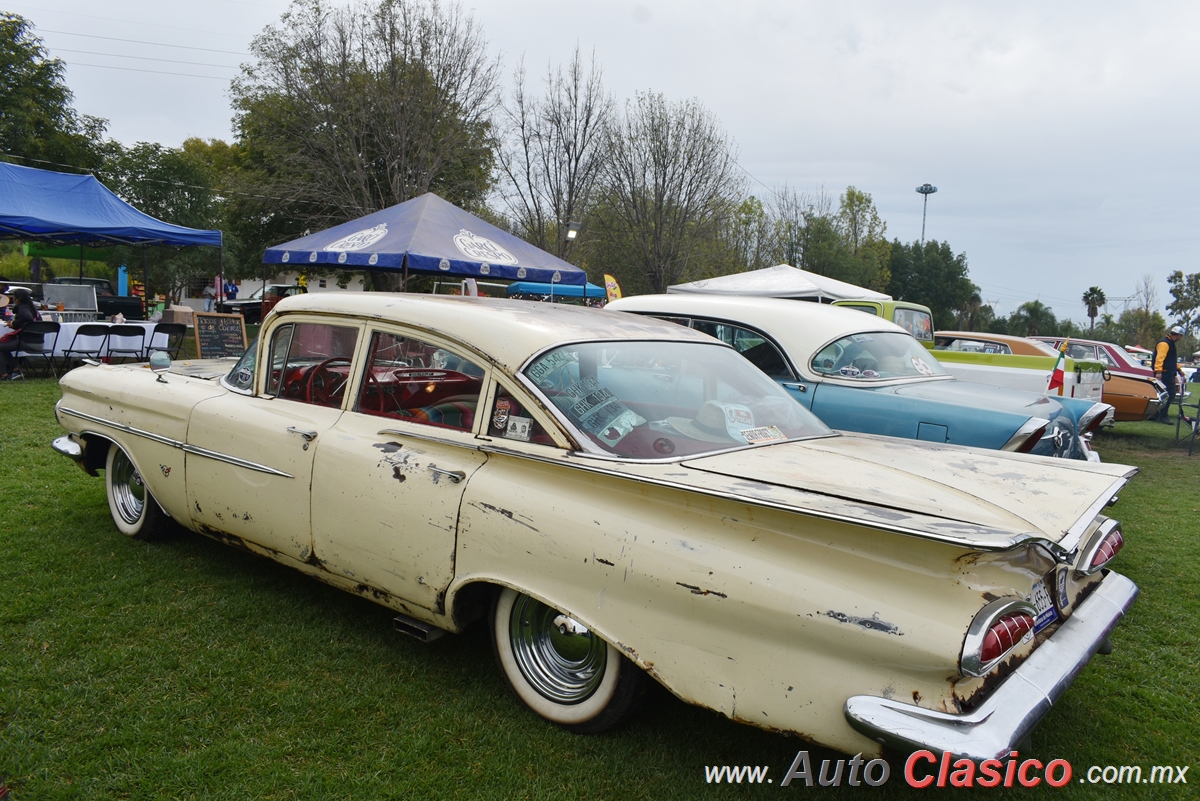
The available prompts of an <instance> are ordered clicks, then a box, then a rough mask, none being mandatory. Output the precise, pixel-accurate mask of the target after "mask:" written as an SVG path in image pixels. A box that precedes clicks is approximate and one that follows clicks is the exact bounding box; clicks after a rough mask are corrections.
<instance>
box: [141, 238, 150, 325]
mask: <svg viewBox="0 0 1200 801" xmlns="http://www.w3.org/2000/svg"><path fill="white" fill-rule="evenodd" d="M142 316H143V317H145V318H146V319H147V320H148V319H150V267H149V265H147V263H146V245H145V244H144V243H143V244H142Z"/></svg>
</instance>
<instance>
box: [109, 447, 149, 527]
mask: <svg viewBox="0 0 1200 801" xmlns="http://www.w3.org/2000/svg"><path fill="white" fill-rule="evenodd" d="M112 494H113V501H114V503H115V505H116V507H117V513H118V514H120V515H121V519H122V520H124V521H125V522H126V523H129V524H130V525H132V524H134V523H136V522H137V521H139V520H141V519H142V510H143V509H144V508H145V507H146V487H145V486H144V485H143V484H142V475H141V473H139V472H138V471H137V468H136V467H134V466H133V462H131V461H129V457H128V456H126V455H125V453H124V451H122V452H119V453H118V454H117V455H116V456H115V457H114V458H113V466H112Z"/></svg>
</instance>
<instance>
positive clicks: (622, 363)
mask: <svg viewBox="0 0 1200 801" xmlns="http://www.w3.org/2000/svg"><path fill="white" fill-rule="evenodd" d="M156 358H158V359H162V360H163V361H166V360H165V358H164V357H161V356H159V357H156ZM214 366H216V365H214V363H211V362H209V363H199V362H191V363H188V362H183V363H179V364H176V365H173V366H172V365H169V364H152V365H151V367H152V368H153V369H147V366H146V365H122V366H110V365H86V366H83V367H80V368H78V369H76V370H74V371H72V372H70V373H69V374H67V375H66V376H65V377H64V378H63V379H62V390H63V397H62V400H61V401H60V402H59V404H58V406H57V415H58V419H59V421H60V422H61V424H62V425H63V426H64V427H65V428H66V429H67V432H68V433H67V435H66V436H63V437H60V438H59V439H57V440H55V443H54V447H55V449H56V450H58V451H59V452H61V453H63V454H65V455H67V456H70V457H71V458H73V459H75V460H77V461H78V463H79V464H80V466H81V467H82V468H83V469H84V470H85V471H86V472H87V473H89V474H90V475H97V474H98V473H100V472H103V474H104V480H105V483H106V486H107V491H108V501H109V506H110V509H111V511H112V517H113V520H114V521H115V523H116V525H117V528H118V529H120V530H121V531H122V532H123V533H125V534H127V535H129V536H131V537H136V538H142V539H149V538H152V537H154V536H156V535H159V534H161V533H162V532H163V530H164V528H165V527H166V526H168V525H169V524H170V521H171V520H174V521H175V522H177V523H179V524H181V525H183V526H185V527H186V528H189V529H191V530H193V531H196V532H199V533H201V534H205V535H208V536H210V537H213V538H216V539H218V540H220V541H222V542H227V543H230V544H234V545H237V546H240V547H243V548H245V549H247V550H250V551H253V552H254V553H258V554H261V555H264V556H267V557H270V558H272V559H275V560H277V561H279V562H281V563H284V564H286V565H290V566H292V567H294V568H296V569H297V570H301V571H303V572H305V573H307V574H309V575H311V576H314V577H316V578H318V579H320V580H322V581H325V582H328V583H330V584H332V585H335V586H337V587H341V588H343V589H345V590H347V591H350V592H354V593H358V594H360V595H362V596H364V597H365V598H368V599H370V600H372V601H374V602H376V603H380V604H383V605H385V606H387V607H389V608H391V609H393V610H395V611H396V612H397V618H396V621H397V625H398V626H399V627H400V628H401V629H403V630H405V631H406V632H408V633H411V634H414V635H416V636H419V637H422V638H424V639H433V638H434V637H435V636H437V635H439V634H441V633H443V632H446V631H449V632H458V631H461V630H462V629H463V628H464V627H465V626H467V625H469V624H470V623H471V622H472V621H475V620H478V619H484V620H486V621H487V625H488V626H489V627H490V630H491V633H492V640H493V642H494V645H495V653H496V657H497V661H498V663H499V665H500V669H501V670H502V671H503V672H504V675H505V676H506V678H507V679H508V681H509V683H510V684H511V686H512V688H513V690H514V691H515V692H516V695H517V696H518V697H519V698H520V700H521V701H523V702H524V703H525V704H526V705H527V706H529V707H530V708H531V709H533V710H534V711H535V712H537V713H538V714H540V715H542V716H543V717H545V718H547V719H548V720H551V721H554V722H555V723H558V724H560V725H562V726H565V727H567V728H569V729H572V730H575V731H580V732H594V731H601V730H604V729H607V728H610V727H612V726H615V725H616V724H618V723H620V722H622V721H623V720H624V719H626V718H627V717H628V716H629V715H631V714H632V713H633V712H634V711H636V709H637V707H638V701H639V699H640V697H641V696H642V694H643V691H644V690H645V688H646V686H647V683H648V680H649V678H650V677H652V678H653V679H654V680H656V681H658V682H659V683H661V684H662V685H663V686H665V687H666V688H668V689H669V690H670V691H671V692H673V693H674V694H675V695H677V696H679V697H680V698H682V699H683V700H685V701H687V702H690V703H694V704H699V705H702V706H705V707H708V708H711V709H714V710H718V711H720V712H722V713H723V714H725V715H727V716H729V717H730V718H733V719H736V720H739V721H744V722H747V723H751V724H754V725H756V726H761V727H765V728H770V729H775V730H779V731H786V732H794V733H797V734H801V735H803V736H805V737H808V738H811V739H813V740H816V741H819V742H821V743H824V744H826V745H829V746H831V747H834V748H837V749H841V750H843V751H846V752H848V753H855V752H863V753H864V754H872V753H874V754H878V753H880V752H881V750H882V747H883V746H884V745H888V746H892V747H896V748H899V749H906V750H913V749H917V748H929V749H933V750H937V751H950V752H953V753H956V754H963V755H966V756H971V757H975V758H981V759H983V758H991V757H995V756H998V755H1002V754H1005V753H1007V752H1008V751H1009V749H1010V748H1011V747H1012V746H1013V745H1014V744H1016V743H1019V742H1021V741H1022V740H1023V739H1024V738H1025V737H1026V735H1027V734H1028V733H1029V731H1030V730H1031V729H1032V728H1033V726H1034V725H1035V724H1036V723H1037V721H1038V720H1039V719H1040V718H1041V717H1042V715H1043V714H1044V713H1045V712H1046V711H1047V710H1048V709H1049V707H1050V705H1051V704H1052V703H1053V702H1054V701H1055V699H1056V698H1058V696H1059V695H1060V694H1061V693H1062V692H1063V691H1064V690H1065V689H1066V687H1067V685H1068V684H1070V682H1071V681H1072V679H1073V678H1074V677H1075V676H1076V674H1077V673H1078V672H1079V671H1080V670H1081V669H1082V668H1083V666H1084V665H1085V664H1086V663H1087V662H1088V660H1089V658H1090V657H1091V655H1092V654H1093V653H1095V652H1096V651H1097V650H1103V649H1106V648H1107V647H1108V638H1109V635H1110V633H1111V632H1112V630H1113V628H1114V627H1115V626H1116V624H1117V622H1118V621H1119V620H1120V619H1121V617H1122V616H1123V614H1124V612H1125V611H1126V610H1127V609H1128V608H1129V606H1130V605H1131V604H1132V603H1133V601H1134V598H1135V596H1136V595H1137V588H1136V586H1134V584H1133V583H1132V582H1130V581H1129V580H1128V579H1126V578H1125V577H1123V576H1121V575H1119V574H1117V573H1113V572H1110V571H1109V570H1108V567H1107V563H1108V562H1109V560H1110V559H1112V558H1113V556H1114V555H1115V554H1116V553H1117V551H1118V550H1119V549H1120V548H1121V546H1122V542H1123V540H1122V534H1121V529H1120V526H1119V524H1118V523H1117V522H1116V521H1115V520H1113V519H1110V518H1108V517H1106V516H1105V515H1104V514H1102V512H1103V510H1104V509H1105V507H1106V506H1107V505H1108V504H1110V503H1111V502H1112V501H1113V500H1115V497H1116V494H1117V492H1118V491H1119V490H1120V489H1121V487H1122V486H1123V485H1124V484H1125V483H1126V481H1127V480H1128V479H1129V477H1130V476H1131V475H1132V474H1133V472H1134V470H1133V469H1132V468H1128V467H1122V466H1118V465H1110V464H1088V463H1083V462H1065V461H1058V460H1046V459H1041V458H1038V457H1031V456H1025V455H1020V454H1008V453H998V452H994V451H982V450H974V449H968V448H961V447H956V446H950V445H944V444H932V443H914V442H906V441H901V440H896V439H890V438H879V437H873V436H868V435H859V434H849V435H839V434H835V433H833V432H832V431H830V430H829V429H828V428H826V427H825V426H824V425H823V424H822V423H821V422H819V421H818V420H817V419H816V418H815V417H813V415H812V414H811V413H810V412H809V411H808V410H806V409H804V408H803V407H802V406H801V405H800V404H798V403H796V402H794V401H793V400H792V399H791V398H790V397H789V396H788V395H787V394H786V393H785V392H784V390H783V389H782V388H780V387H779V385H778V384H776V383H775V382H774V381H772V380H771V379H770V378H768V377H767V376H766V375H764V374H763V373H761V372H759V371H758V370H757V369H756V368H755V367H754V366H753V365H751V364H750V363H749V362H748V361H747V360H745V359H743V358H742V357H741V356H739V355H738V353H737V352H736V351H735V350H733V349H732V348H730V347H728V346H726V345H724V344H722V343H720V342H719V341H717V340H715V339H712V338H710V337H708V336H706V335H704V334H701V333H698V332H694V331H690V330H686V329H683V328H681V327H679V326H677V325H673V324H670V323H663V322H659V321H657V320H652V319H647V318H642V317H635V316H632V315H624V314H618V313H614V312H600V311H595V310H590V309H581V308H573V307H560V306H553V305H547V304H537V303H530V302H525V301H507V300H489V299H485V298H445V297H442V298H439V297H422V296H410V295H388V294H374V293H371V294H362V295H360V294H350V293H339V294H321V295H306V296H300V297H294V298H289V299H286V300H284V301H282V302H281V303H280V304H279V306H278V307H277V309H276V311H275V312H274V313H273V314H272V315H270V316H269V317H268V319H267V321H266V323H265V326H264V328H263V329H262V332H261V336H260V338H259V340H258V342H257V343H256V345H255V346H254V347H252V348H251V349H250V350H249V351H248V352H247V353H246V354H245V355H244V356H243V357H242V358H241V359H240V360H239V361H237V363H236V364H233V365H232V367H228V368H227V372H226V368H223V369H222V370H214V369H213V368H214ZM168 367H169V369H168Z"/></svg>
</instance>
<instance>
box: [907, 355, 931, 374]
mask: <svg viewBox="0 0 1200 801" xmlns="http://www.w3.org/2000/svg"><path fill="white" fill-rule="evenodd" d="M910 361H911V362H912V366H913V369H914V370H916V371H917V372H918V373H920V374H921V375H933V368H932V367H930V366H929V365H928V364H927V363H926V362H925V360H924V359H922V358H921V357H920V356H913V357H912V359H911V360H910Z"/></svg>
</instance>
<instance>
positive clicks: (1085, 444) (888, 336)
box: [607, 294, 1112, 461]
mask: <svg viewBox="0 0 1200 801" xmlns="http://www.w3.org/2000/svg"><path fill="white" fill-rule="evenodd" d="M607 308H609V309H611V310H614V311H623V312H634V313H637V314H649V315H653V316H655V317H661V318H663V319H667V320H672V321H674V322H677V323H680V324H682V325H686V326H688V327H690V328H694V329H696V330H698V331H703V332H705V333H707V334H710V335H712V336H714V337H716V338H718V339H720V340H722V341H724V342H726V343H727V344H729V345H732V346H733V347H734V348H735V349H736V350H737V351H738V352H740V353H741V354H742V355H743V356H745V357H746V358H747V359H749V360H750V361H752V362H753V363H754V364H756V365H757V366H758V367H759V368H760V369H761V370H762V371H763V372H765V373H766V374H767V375H769V376H771V377H772V378H774V379H775V380H776V381H778V382H779V383H780V384H782V385H783V386H784V387H785V388H786V389H787V390H788V392H789V393H790V394H791V395H792V397H793V398H795V399H796V400H798V401H799V402H800V403H802V404H804V405H805V406H806V407H808V408H809V409H811V410H812V411H813V412H814V413H815V414H816V415H817V416H818V417H820V418H821V420H822V421H824V423H825V424H826V425H828V426H829V427H831V428H837V429H844V430H847V431H861V432H864V433H868V434H882V435H885V436H890V437H903V438H906V439H919V440H927V441H931V442H948V443H952V444H956V445H971V446H974V447H978V448H990V449H994V450H1004V451H1016V452H1021V453H1032V454H1038V455H1043V456H1056V457H1061V458H1071V459H1087V460H1092V461H1099V456H1098V455H1097V454H1096V452H1095V451H1093V450H1092V449H1091V446H1090V439H1091V435H1092V434H1093V433H1094V432H1095V430H1096V429H1098V428H1099V427H1100V425H1101V424H1102V423H1103V422H1104V420H1105V418H1106V417H1107V416H1109V415H1110V414H1111V412H1112V407H1111V406H1109V405H1108V404H1105V403H1096V402H1093V401H1082V400H1075V399H1073V398H1062V397H1057V396H1050V397H1046V396H1043V395H1039V394H1037V393H1034V392H1024V391H1020V390H1012V389H1001V388H997V387H990V386H985V385H983V384H974V383H969V382H966V381H959V380H957V379H955V378H954V377H952V376H951V375H949V374H948V373H947V372H946V371H945V370H944V369H943V368H942V365H941V364H939V363H938V361H937V359H936V357H935V356H934V355H933V353H931V352H930V351H929V350H928V349H927V348H925V347H923V346H922V345H921V344H920V343H919V342H918V341H917V340H916V339H914V338H913V337H912V335H911V334H909V333H908V332H907V331H905V330H904V329H902V328H901V327H899V326H897V325H895V324H893V323H890V322H888V321H886V320H883V319H881V318H878V317H870V316H868V315H865V314H862V313H861V312H856V311H852V310H849V309H839V308H835V307H832V306H824V305H821V304H818V303H812V302H807V301H797V300H784V299H776V298H748V297H734V296H717V295H693V294H678V295H675V294H671V295H641V296H637V297H630V298H624V299H622V300H618V301H614V302H612V303H610V304H608V307H607Z"/></svg>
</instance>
